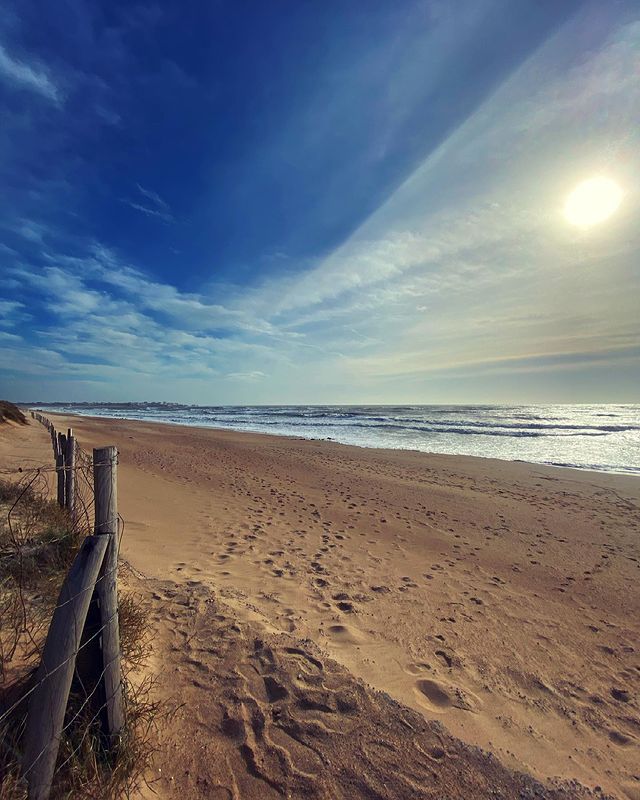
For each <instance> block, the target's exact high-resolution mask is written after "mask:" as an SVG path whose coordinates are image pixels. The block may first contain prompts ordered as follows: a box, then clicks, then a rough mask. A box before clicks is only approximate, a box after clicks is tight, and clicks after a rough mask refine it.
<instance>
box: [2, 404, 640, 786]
mask: <svg viewBox="0 0 640 800" xmlns="http://www.w3.org/2000/svg"><path fill="white" fill-rule="evenodd" d="M68 422H70V418H66V419H65V420H64V421H63V423H62V424H67V423H68ZM73 426H74V428H75V429H76V433H77V436H78V438H79V440H80V442H81V443H82V444H83V446H85V447H89V446H91V445H96V446H97V445H104V444H109V443H117V444H118V446H119V448H120V451H121V464H120V510H121V513H122V514H123V516H124V518H125V520H126V528H125V536H124V542H123V551H122V552H123V557H124V558H125V559H126V560H127V561H128V562H129V563H130V564H131V566H132V567H133V569H134V570H135V572H136V574H139V575H140V576H144V579H145V580H142V578H138V579H135V580H139V581H141V585H143V586H144V587H146V591H147V592H148V593H149V595H150V596H151V597H152V609H153V611H152V618H153V623H154V625H155V626H156V627H157V631H158V635H157V652H158V659H159V661H158V663H159V665H161V667H162V671H161V680H160V687H159V689H160V691H161V692H164V694H165V695H166V696H167V697H174V698H176V697H177V698H179V699H180V701H182V702H184V703H186V705H185V707H184V711H183V712H182V714H181V716H180V714H179V715H178V716H177V717H176V721H175V723H174V724H175V728H174V730H173V731H172V740H173V744H172V745H169V748H168V755H167V759H168V760H167V762H166V763H167V764H168V765H170V767H169V768H170V770H171V775H170V776H169V777H167V776H166V774H165V775H164V776H163V779H162V781H161V782H160V783H159V784H158V786H160V787H161V790H162V792H163V793H164V796H166V797H174V796H175V797H178V796H179V795H180V796H182V797H185V796H203V797H218V796H219V797H234V796H236V797H243V798H244V797H252V796H254V794H253V793H254V792H255V793H256V796H258V793H260V792H258V789H257V788H256V786H257V784H256V783H255V781H258V782H259V783H260V784H261V785H262V790H261V792H262V793H260V796H265V793H266V796H269V795H268V793H269V791H272V793H273V794H274V796H275V795H276V794H280V795H283V794H284V796H287V793H289V795H290V796H298V795H300V794H301V793H302V794H303V793H304V792H305V791H307V792H309V796H320V797H325V796H326V797H342V796H344V797H358V796H362V797H414V796H415V797H429V796H434V797H445V796H446V797H452V798H453V797H491V796H497V797H535V796H538V795H536V794H535V792H536V791H539V789H538V788H527V786H526V785H525V784H524V783H522V784H518V783H517V781H522V780H524V779H522V778H517V777H515V776H514V774H513V773H512V772H509V771H508V770H520V771H525V772H529V773H531V774H532V775H533V776H535V777H536V778H538V779H541V780H545V781H546V780H547V779H549V778H552V777H554V776H555V777H558V778H561V779H564V780H572V779H577V780H579V781H581V782H582V783H584V784H586V785H588V786H591V787H596V786H600V787H602V788H603V789H604V790H605V791H608V792H611V793H613V794H615V795H616V796H618V797H626V798H638V797H640V775H639V774H638V767H637V765H638V763H640V710H639V696H638V695H639V691H638V690H639V687H640V662H639V661H638V658H639V647H640V645H639V644H638V643H639V641H640V638H639V636H638V634H639V632H640V613H639V612H640V597H639V595H640V593H639V592H638V578H639V577H640V539H639V533H640V512H639V506H640V482H639V481H638V480H636V479H633V478H629V477H623V476H609V475H600V474H595V473H579V472H576V471H571V470H559V469H554V468H545V467H540V466H534V465H527V464H521V463H506V462H498V461H491V460H487V459H471V458H461V457H449V456H429V455H425V454H418V453H408V452H395V451H375V450H361V449H358V448H353V447H347V446H342V445H337V444H333V443H328V442H308V441H301V440H295V439H284V438H275V437H267V436H259V435H248V434H237V433H231V432H220V431H211V430H203V429H190V428H180V427H173V426H160V425H153V424H149V423H134V422H114V421H109V420H95V419H80V418H75V419H73ZM18 436H20V437H21V444H19V445H18V444H17V441H18ZM5 439H7V437H5ZM5 445H6V446H5ZM0 447H2V448H3V449H2V450H0V455H1V456H2V457H4V458H9V457H14V456H16V454H17V457H19V458H23V459H27V458H31V459H32V461H33V460H37V455H38V454H39V453H40V452H41V453H42V458H43V459H47V458H48V450H47V441H46V434H45V433H44V431H39V430H38V429H36V428H35V427H34V426H30V427H29V429H28V431H26V432H24V433H23V432H20V433H19V434H18V433H17V432H16V433H15V435H14V434H13V432H12V435H11V442H10V443H9V444H6V442H5V444H2V445H0ZM132 580H133V579H132ZM176 598H177V599H176ZM334 662H337V663H334ZM357 679H361V680H362V681H364V682H366V684H367V685H368V686H370V687H372V689H375V690H381V691H383V692H385V693H386V694H387V695H388V697H387V696H386V695H380V694H377V693H376V692H375V691H373V690H372V689H367V688H365V687H364V686H363V685H362V684H361V683H359V682H358V680H357ZM341 693H342V694H341ZM343 694H344V697H343ZM341 697H342V699H343V700H344V699H345V698H347V699H346V700H345V703H346V706H345V708H349V701H348V698H349V697H351V698H352V699H353V698H357V704H356V705H357V707H356V708H355V709H353V708H352V709H351V712H350V713H342V712H340V707H339V706H340V703H341V702H342V700H340V698H341ZM353 702H356V701H355V700H353ZM398 703H400V704H403V705H398ZM409 709H411V710H409ZM402 720H404V722H403V721H402ZM405 722H406V723H407V725H405ZM440 723H441V724H442V725H443V726H445V728H446V732H445V729H442V728H440V727H439V724H440ZM292 732H293V733H294V734H295V735H293V736H292ZM449 734H451V736H450V735H449ZM296 736H297V737H298V738H297V739H296ZM452 736H453V737H457V738H458V739H459V740H461V741H462V742H465V743H467V744H470V745H478V746H480V747H482V748H484V749H486V750H489V751H490V752H492V753H493V754H494V755H495V756H496V757H497V758H498V759H499V761H500V764H502V765H504V767H506V768H508V769H503V767H502V766H499V765H498V764H497V762H495V761H492V760H487V759H486V758H483V757H481V756H480V754H478V753H477V752H476V751H469V750H467V749H465V748H464V747H463V745H462V744H461V743H459V742H456V740H455V739H454V738H452ZM345 742H348V746H347V747H346V748H345V744H344V743H345ZM171 748H173V751H174V755H175V757H172V756H171V752H172V749H171ZM434 748H435V750H434ZM435 752H437V753H440V752H442V753H444V754H445V755H443V756H441V757H440V758H438V757H436V756H435V755H434V753H435ZM185 759H188V763H189V765H190V766H184V765H183V761H184V760H185ZM323 759H327V760H328V761H327V762H324V761H323ZM328 762H331V765H329V763H328ZM185 769H186V770H188V772H187V773H185V772H184V770H185ZM205 773H206V774H205ZM365 774H366V775H367V776H368V778H367V779H366V780H367V781H369V783H366V781H365V782H364V783H363V782H362V780H364V779H362V780H360V778H358V775H360V776H362V775H365ZM461 775H465V776H467V777H466V778H464V780H467V779H468V781H469V783H467V784H465V783H464V781H463V778H461ZM223 776H224V777H223ZM385 776H387V779H386V780H385ZM434 776H435V777H434ZM483 776H484V777H483ZM487 776H489V778H487ZM205 779H206V783H203V781H205ZM484 780H488V781H489V782H488V783H484V784H483V783H482V781H484ZM234 781H235V782H236V784H235V787H234ZM243 781H244V783H243ZM358 781H360V782H358ZM461 781H462V782H461ZM509 781H511V783H509ZM514 781H515V783H514ZM490 785H491V786H493V787H494V788H495V791H496V792H497V794H491V793H490V792H489V790H488V786H490ZM305 787H306V788H305ZM312 787H315V788H312ZM438 787H439V788H438ZM187 789H188V790H187ZM196 790H197V792H199V794H197V793H195V792H196ZM190 791H191V792H192V794H190V793H189V792H190ZM216 792H217V793H216ZM456 792H458V793H456ZM528 792H531V793H528ZM558 796H560V795H558ZM564 796H578V792H577V789H575V788H574V789H571V790H569V793H568V794H566V795H564Z"/></svg>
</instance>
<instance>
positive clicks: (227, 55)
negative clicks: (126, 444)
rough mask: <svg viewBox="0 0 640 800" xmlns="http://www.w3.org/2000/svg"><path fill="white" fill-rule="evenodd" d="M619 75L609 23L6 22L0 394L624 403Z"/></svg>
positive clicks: (632, 291) (633, 180) (338, 17)
mask: <svg viewBox="0 0 640 800" xmlns="http://www.w3.org/2000/svg"><path fill="white" fill-rule="evenodd" d="M639 75H640V9H639V7H638V4H637V3H636V2H631V1H629V2H626V1H625V0H610V2H607V3H601V2H579V0H576V1H575V2H573V0H563V2H562V3H558V2H551V0H549V2H543V1H542V0H531V2H528V0H517V1H516V2H514V0H468V1H465V0H420V2H418V1H417V0H406V1H405V2H378V1H377V0H367V2H344V1H343V2H337V0H336V2H331V1H328V2H322V3H316V2H295V3H294V2H284V0H272V1H271V2H268V3H267V2H249V0H246V2H235V0H234V2H230V1H225V0H219V1H218V2H210V3H204V2H202V3H197V2H194V3H186V4H185V3H183V4H177V3H165V4H163V3H154V2H145V3H140V4H136V3H132V2H126V3H117V2H109V3H106V2H105V3H97V2H91V1H90V0H89V1H88V0H83V1H82V2H80V1H79V0H77V1H76V0H69V1H68V2H66V3H61V4H44V5H43V4H42V3H35V2H34V3H32V2H29V0H21V2H20V3H15V4H14V5H13V6H12V5H11V3H8V4H7V6H6V10H5V12H4V13H3V16H2V19H0V104H1V107H2V127H0V176H1V181H2V189H3V191H2V192H1V193H0V275H1V283H0V348H1V349H0V395H3V396H8V397H11V398H13V399H18V400H154V399H155V400H172V401H183V402H196V403H212V404H219V403H220V404H222V403H294V402H301V403H313V402H317V403H323V402H329V403H346V402H352V403H374V402H380V403H384V402H390V403H429V402H463V403H464V402H501V401H505V402H562V401H567V402H597V401H602V402H633V401H638V399H639V398H640V335H639V334H640V322H639V318H640V315H639V314H638V310H637V309H638V307H639V306H640V267H639V262H638V257H637V254H638V243H639V242H638V240H639V238H640V233H639V231H640V226H638V210H639V202H638V185H639V181H638V179H639V177H640V134H639V133H638V131H640V79H639ZM598 174H605V175H607V176H609V177H611V178H612V179H614V180H615V181H616V182H617V183H618V184H619V185H620V187H621V188H622V190H623V192H624V196H623V202H622V204H621V206H620V209H619V210H618V212H617V213H616V214H615V215H614V216H613V217H612V218H611V219H609V220H607V221H606V222H605V223H603V224H601V225H600V226H597V227H593V228H589V229H586V230H585V229H581V228H576V227H572V226H571V225H569V224H568V223H567V221H566V220H565V219H564V217H563V215H562V205H563V201H564V198H565V197H566V195H567V193H568V192H569V191H570V190H571V189H572V188H573V187H574V186H575V185H576V184H577V183H579V182H580V181H581V180H582V179H585V178H588V177H591V176H592V175H598Z"/></svg>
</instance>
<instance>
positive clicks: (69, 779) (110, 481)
mask: <svg viewBox="0 0 640 800" xmlns="http://www.w3.org/2000/svg"><path fill="white" fill-rule="evenodd" d="M31 415H32V417H33V418H34V419H35V420H37V421H38V422H40V423H41V424H42V425H44V426H45V427H46V428H47V430H48V431H49V433H50V436H51V443H52V449H53V454H54V458H55V466H52V465H51V464H48V465H47V464H42V465H39V466H35V467H29V468H26V469H20V468H18V469H16V470H11V471H10V470H0V737H1V742H2V744H1V745H0V789H1V790H2V792H1V794H2V797H3V798H4V797H5V796H6V797H16V798H18V797H24V798H28V799H29V800H47V799H48V798H49V797H50V796H51V793H52V787H53V789H54V793H55V794H56V795H64V796H76V795H75V794H74V795H69V791H73V789H74V786H76V785H77V784H78V781H80V782H82V781H83V780H84V778H83V777H82V775H80V774H79V773H81V772H82V770H78V768H77V767H78V763H79V762H80V761H82V759H81V756H82V755H83V754H84V753H85V751H86V750H87V749H89V750H90V751H91V759H90V761H91V762H92V763H94V762H95V761H96V760H98V761H100V760H101V761H103V762H104V763H105V764H106V765H108V766H110V767H111V768H112V770H115V771H117V760H118V754H119V750H120V749H121V747H122V744H123V739H124V737H125V736H126V727H125V697H124V692H123V680H122V675H121V666H120V655H121V648H120V641H119V620H118V600H117V585H116V584H117V563H118V550H119V544H120V537H121V535H122V533H123V530H124V524H123V522H122V520H121V518H120V517H119V515H118V512H117V480H116V478H117V450H116V448H115V447H107V448H100V449H96V450H93V453H92V454H89V453H87V452H86V451H85V450H83V449H82V448H81V447H80V446H79V445H78V443H77V442H76V440H75V437H74V436H73V432H72V431H71V430H70V429H69V430H68V431H67V432H66V434H62V433H59V432H57V431H56V430H55V428H54V427H53V425H52V423H51V422H50V421H49V420H48V419H47V418H46V417H44V416H43V415H41V414H39V413H38V412H34V411H32V412H31ZM54 497H55V498H56V500H52V499H51V498H54ZM61 578H63V580H62V585H61V586H60V583H61ZM70 767H73V769H70ZM7 787H9V789H7ZM11 788H13V794H5V790H6V791H11ZM65 792H66V794H65ZM78 796H80V794H78Z"/></svg>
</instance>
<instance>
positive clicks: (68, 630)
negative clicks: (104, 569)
mask: <svg viewBox="0 0 640 800" xmlns="http://www.w3.org/2000/svg"><path fill="white" fill-rule="evenodd" d="M105 539H106V537H100V536H87V538H86V539H85V540H84V542H83V543H82V547H81V548H80V551H79V552H78V555H77V556H76V557H75V559H74V562H73V564H72V565H71V569H70V570H69V574H68V575H67V578H66V580H65V582H64V583H63V585H62V589H61V590H60V596H59V597H58V603H57V607H56V609H55V611H54V612H53V619H52V620H51V625H50V626H49V632H48V634H47V640H46V642H45V645H44V651H43V653H42V661H41V663H40V667H39V668H38V671H37V673H36V678H35V680H36V684H35V689H34V690H33V692H32V694H31V699H30V701H29V712H28V715H27V725H26V730H25V740H24V741H25V750H24V769H23V775H25V777H26V779H27V783H28V786H29V800H47V798H48V797H49V792H50V790H51V782H52V780H53V775H54V771H55V766H56V759H57V757H58V748H59V746H60V737H61V734H62V726H63V722H64V714H65V710H66V708H67V701H68V698H69V688H70V686H71V679H72V677H73V670H74V667H75V661H76V654H77V652H78V648H79V646H80V638H81V636H82V629H83V627H84V622H85V618H86V616H87V609H88V607H89V601H90V600H91V592H92V589H93V587H94V585H95V582H96V578H97V577H98V572H99V570H100V566H101V564H102V563H103V562H104V555H105V552H106V549H107V544H108V542H107V541H105Z"/></svg>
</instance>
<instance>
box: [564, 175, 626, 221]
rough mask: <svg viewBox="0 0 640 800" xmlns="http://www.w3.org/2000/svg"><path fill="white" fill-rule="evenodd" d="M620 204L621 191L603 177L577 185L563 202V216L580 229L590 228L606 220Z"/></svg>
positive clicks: (590, 179)
mask: <svg viewBox="0 0 640 800" xmlns="http://www.w3.org/2000/svg"><path fill="white" fill-rule="evenodd" d="M621 202H622V189H621V188H620V187H619V186H618V184H617V183H616V182H615V181H614V180H611V178H606V177H604V176H601V175H599V176H597V177H595V178H589V179H588V180H586V181H582V183H579V184H578V185H577V186H576V188H575V189H574V190H573V191H572V192H570V194H569V195H568V196H567V199H566V200H565V204H564V215H565V217H566V219H567V220H568V222H570V223H571V224H572V225H577V226H578V227H580V228H590V227H591V226H592V225H597V224H598V223H600V222H604V220H605V219H608V218H609V217H610V216H611V215H612V214H613V213H615V211H616V210H617V209H618V206H619V205H620V203H621Z"/></svg>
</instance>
